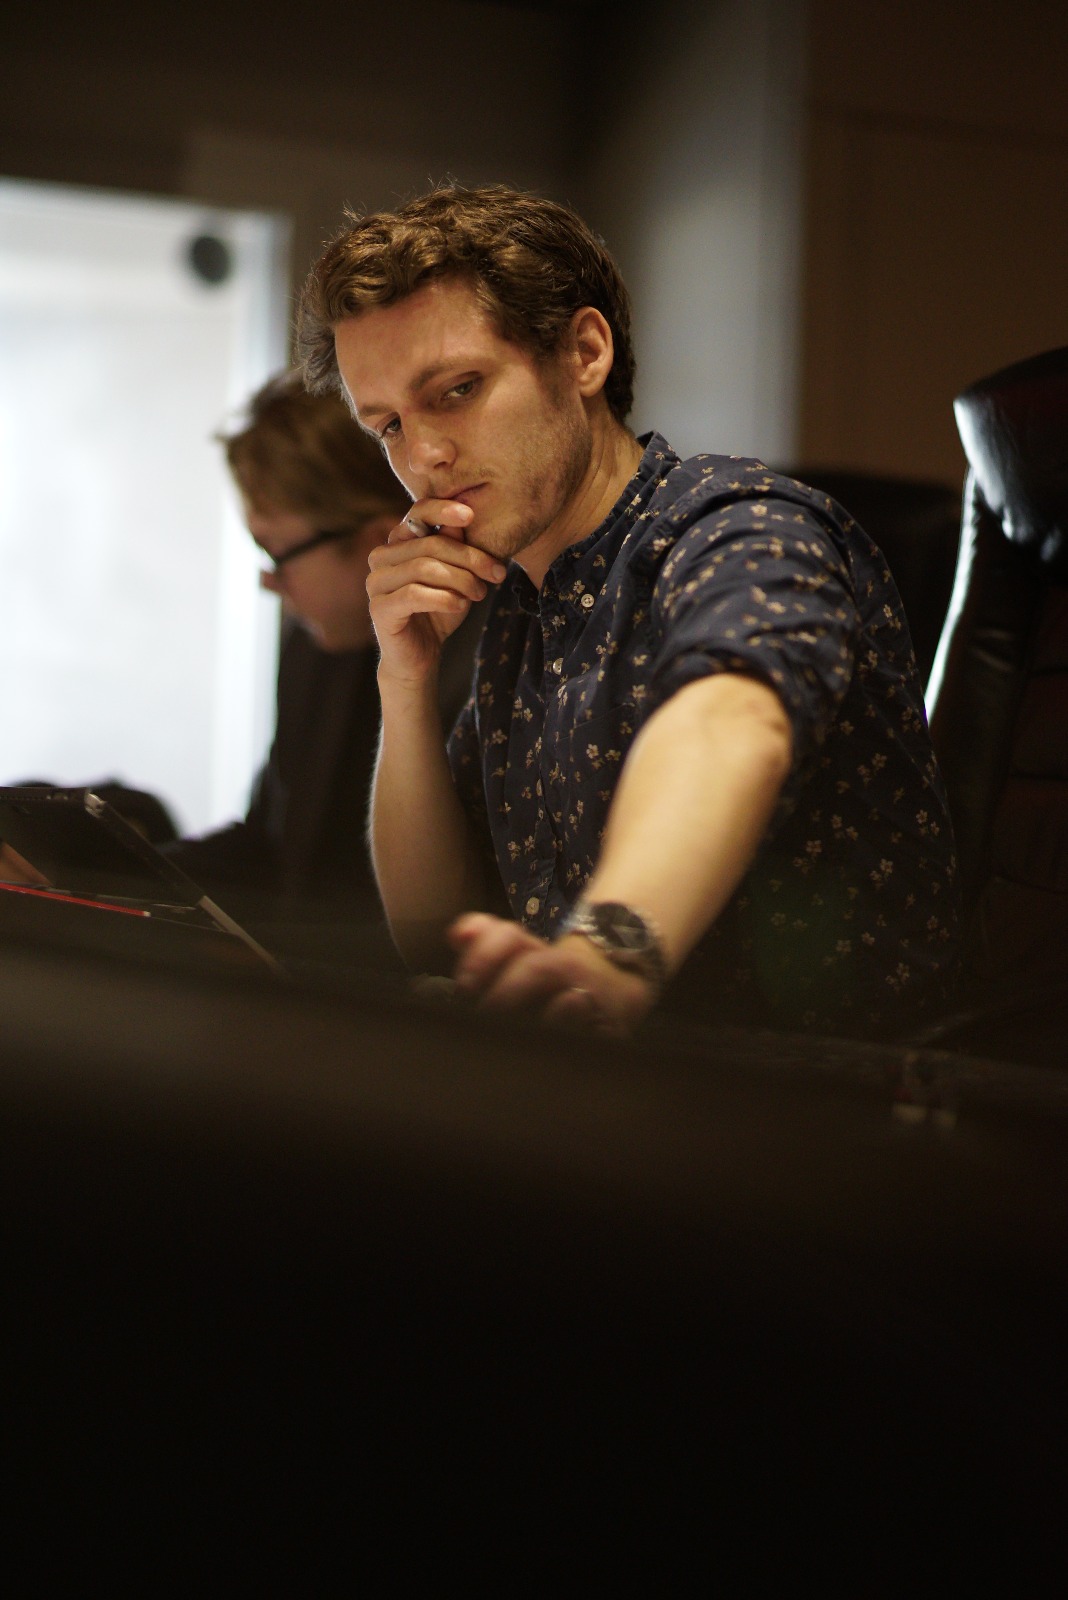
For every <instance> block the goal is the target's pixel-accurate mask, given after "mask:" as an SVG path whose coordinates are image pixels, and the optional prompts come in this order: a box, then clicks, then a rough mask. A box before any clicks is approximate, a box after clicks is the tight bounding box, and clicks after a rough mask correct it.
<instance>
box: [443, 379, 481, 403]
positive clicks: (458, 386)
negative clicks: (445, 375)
mask: <svg viewBox="0 0 1068 1600" xmlns="http://www.w3.org/2000/svg"><path fill="white" fill-rule="evenodd" d="M477 382H478V379H477V378H465V379H464V381H463V382H462V383H454V384H453V386H452V388H451V389H449V390H448V391H447V393H448V394H449V395H453V396H455V398H456V399H457V400H466V399H467V396H468V395H469V394H473V393H474V388H475V384H476V383H477Z"/></svg>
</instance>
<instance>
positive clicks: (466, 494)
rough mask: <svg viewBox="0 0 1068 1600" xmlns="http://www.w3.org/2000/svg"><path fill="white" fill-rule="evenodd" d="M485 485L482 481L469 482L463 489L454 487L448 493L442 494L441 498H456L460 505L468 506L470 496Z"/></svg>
mask: <svg viewBox="0 0 1068 1600" xmlns="http://www.w3.org/2000/svg"><path fill="white" fill-rule="evenodd" d="M485 487H486V485H485V484H484V483H469V484H467V485H466V487H465V488H463V489H454V490H453V491H452V492H451V493H450V494H443V495H442V496H441V498H442V499H443V500H458V501H459V502H460V504H461V505H462V506H469V505H470V504H471V496H472V495H476V494H478V492H479V490H480V489H484V488H485Z"/></svg>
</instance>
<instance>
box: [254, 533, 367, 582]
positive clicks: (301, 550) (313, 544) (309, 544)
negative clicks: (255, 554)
mask: <svg viewBox="0 0 1068 1600" xmlns="http://www.w3.org/2000/svg"><path fill="white" fill-rule="evenodd" d="M352 531H353V530H352V529H351V528H326V529H324V530H323V531H322V532H321V533H313V534H312V536H311V538H310V539H302V540H301V542H300V544H295V545H294V546H293V548H292V549H291V550H283V551H282V554H281V555H280V556H268V557H267V559H268V560H269V561H270V563H271V566H272V567H273V568H274V570H275V572H281V570H282V568H283V567H284V566H287V565H288V564H289V562H290V561H295V560H296V559H297V557H298V556H306V555H307V554H308V551H309V550H317V549H318V548H319V546H320V545H321V544H334V543H336V542H337V540H338V539H348V538H350V537H351V535H352ZM265 553H266V552H265Z"/></svg>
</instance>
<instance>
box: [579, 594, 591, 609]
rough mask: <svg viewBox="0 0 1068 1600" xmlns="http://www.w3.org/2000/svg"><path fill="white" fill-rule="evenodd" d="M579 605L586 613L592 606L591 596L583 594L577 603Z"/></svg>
mask: <svg viewBox="0 0 1068 1600" xmlns="http://www.w3.org/2000/svg"><path fill="white" fill-rule="evenodd" d="M579 605H580V606H581V607H582V609H583V611H588V610H589V609H590V607H591V606H592V605H593V595H592V594H589V593H587V594H584V595H583V596H582V599H581V600H580V601H579Z"/></svg>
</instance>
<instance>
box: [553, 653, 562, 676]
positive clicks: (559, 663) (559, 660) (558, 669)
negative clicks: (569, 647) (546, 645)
mask: <svg viewBox="0 0 1068 1600" xmlns="http://www.w3.org/2000/svg"><path fill="white" fill-rule="evenodd" d="M563 670H564V658H563V656H557V658H556V660H555V661H554V662H553V671H554V672H563Z"/></svg>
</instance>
